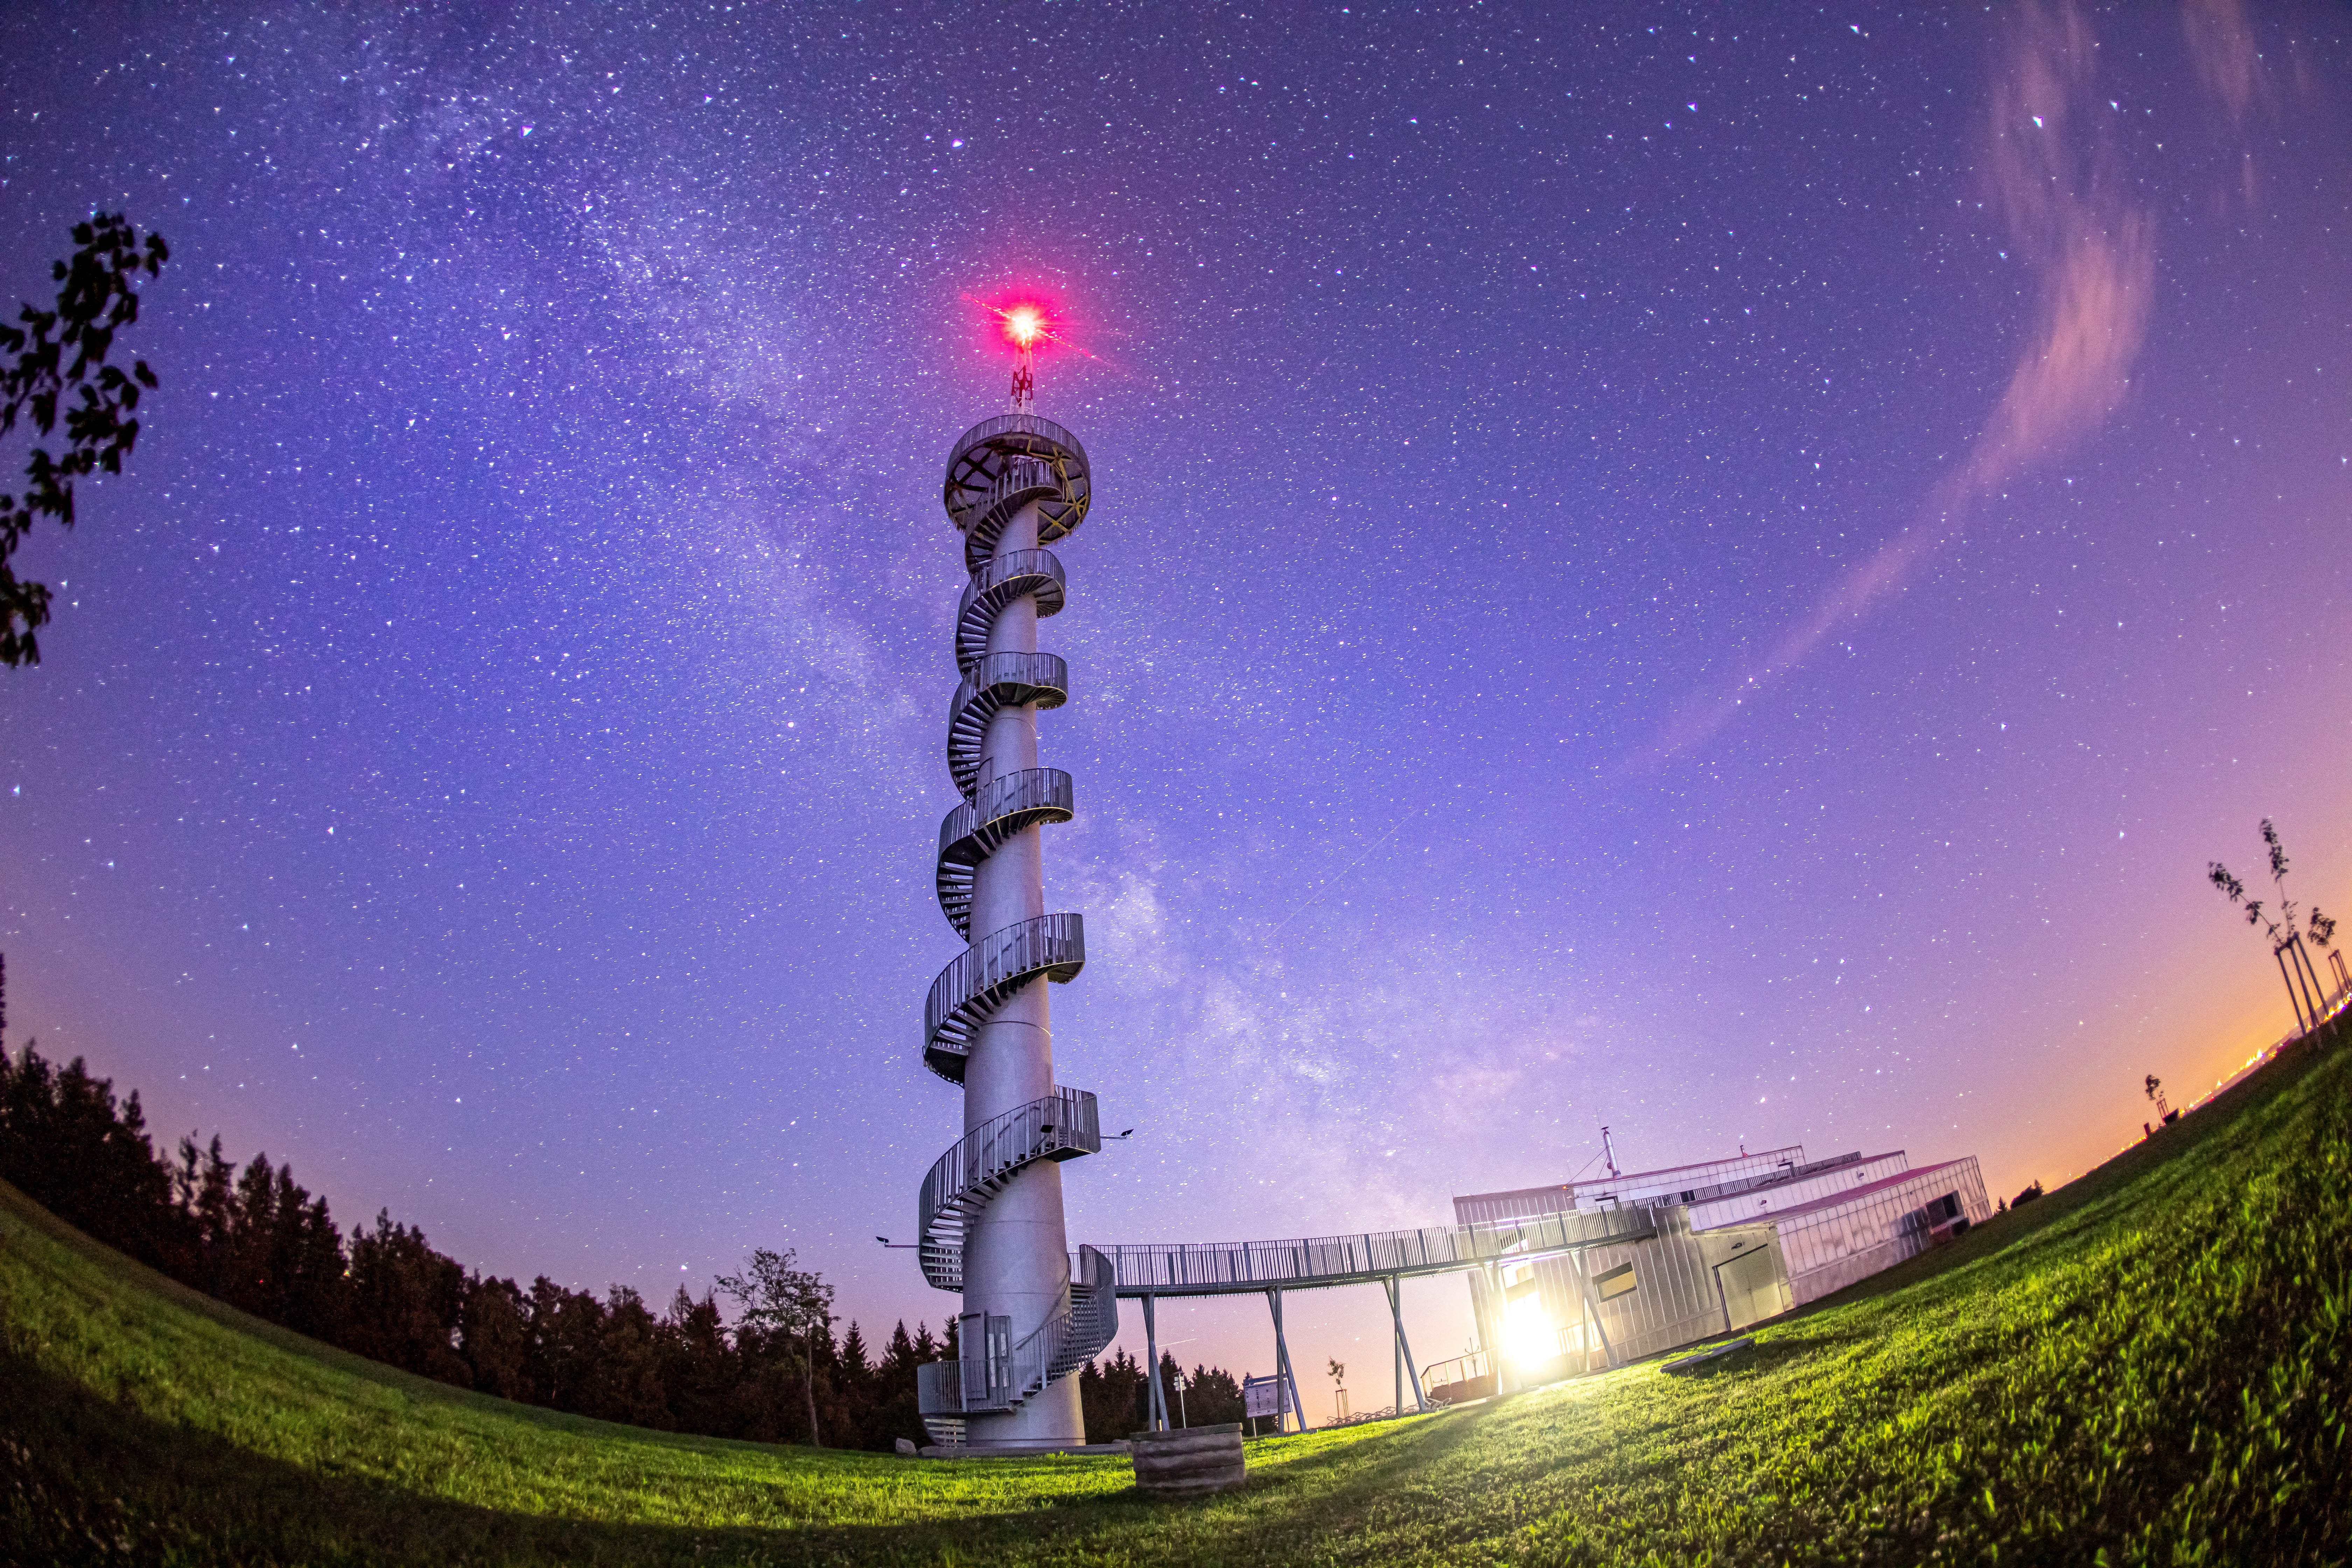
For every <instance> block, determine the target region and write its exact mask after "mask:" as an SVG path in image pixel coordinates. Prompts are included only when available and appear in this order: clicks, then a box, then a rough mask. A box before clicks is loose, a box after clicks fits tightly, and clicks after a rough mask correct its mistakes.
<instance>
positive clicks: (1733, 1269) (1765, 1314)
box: [1715, 1247, 1792, 1329]
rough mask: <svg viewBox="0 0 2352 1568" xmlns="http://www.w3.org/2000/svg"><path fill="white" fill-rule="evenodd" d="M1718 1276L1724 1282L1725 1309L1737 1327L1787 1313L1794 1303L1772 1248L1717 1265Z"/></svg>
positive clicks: (1741, 1327) (1716, 1275)
mask: <svg viewBox="0 0 2352 1568" xmlns="http://www.w3.org/2000/svg"><path fill="white" fill-rule="evenodd" d="M1715 1277H1716V1278H1717V1279H1719V1280H1721V1281H1722V1282H1723V1310H1724V1311H1725V1312H1726V1313H1727V1314H1728V1315H1729V1317H1730V1319H1731V1327H1733V1328H1734V1329H1744V1328H1746V1327H1747V1326H1748V1324H1750V1323H1753V1322H1759V1321H1762V1320H1763V1319H1766V1318H1769V1317H1773V1316H1776V1315H1778V1314H1779V1313H1781V1312H1785V1311H1787V1310H1789V1308H1790V1305H1791V1304H1792V1299H1791V1297H1790V1292H1789V1283H1788V1281H1787V1280H1785V1279H1781V1278H1780V1258H1778V1256H1776V1255H1775V1254H1774V1252H1773V1250H1772V1248H1770V1247H1758V1248H1757V1249H1756V1250H1755V1251H1753V1252H1750V1253H1748V1254H1746V1255H1744V1256H1742V1257H1738V1258H1732V1259H1731V1260H1730V1261H1729V1262H1727V1263H1719V1264H1717V1266H1716V1269H1715Z"/></svg>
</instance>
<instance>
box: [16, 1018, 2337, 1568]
mask: <svg viewBox="0 0 2352 1568" xmlns="http://www.w3.org/2000/svg"><path fill="white" fill-rule="evenodd" d="M2347 1088H2352V1052H2347V1051H2344V1050H2341V1049H2338V1048H2337V1047H2333V1046H2331V1047H2328V1049H2327V1051H2326V1054H2324V1055H2323V1054H2321V1053H2320V1052H2317V1051H2306V1052H2305V1053H2304V1054H2302V1055H2300V1056H2295V1057H2291V1058H2288V1059H2285V1060H2283V1061H2281V1062H2280V1063H2278V1064H2276V1065H2274V1066H2273V1067H2272V1068H2268V1069H2266V1070H2265V1071H2264V1072H2263V1073H2261V1074H2258V1075H2256V1077H2255V1078H2253V1079H2250V1080H2249V1081H2248V1082H2247V1083H2245V1084H2243V1085H2242V1086H2240V1087H2239V1088H2238V1089H2234V1090H2232V1091H2231V1093H2230V1094H2229V1095H2227V1096H2225V1097H2223V1098H2222V1099H2221V1100H2218V1101H2216V1102H2215V1103H2214V1104H2212V1105H2210V1106H2209V1107H2207V1108H2205V1109H2204V1110H2201V1111H2200V1112H2198V1113H2197V1114H2196V1115H2194V1116H2191V1117H2189V1118H2186V1119H2184V1120H2183V1121H2181V1122H2180V1123H2179V1125H2177V1126H2175V1127H2173V1128H2171V1129H2169V1130H2168V1131H2166V1132H2165V1133H2164V1135H2163V1136H2162V1137H2160V1138H2158V1139H2157V1140H2154V1141H2153V1142H2149V1143H2147V1144H2142V1145H2140V1146H2138V1147H2137V1148H2135V1149H2134V1150H2132V1151H2131V1152H2128V1153H2126V1154H2125V1155H2123V1156H2121V1157H2120V1158H2118V1159H2117V1160H2116V1161H2113V1162H2111V1163H2108V1164H2107V1165H2105V1166H2103V1167H2101V1168H2100V1169H2099V1170H2098V1171H2095V1172H2094V1173H2091V1174H2090V1175H2089V1176H2086V1177H2084V1179H2083V1180H2081V1181H2078V1182H2076V1183H2074V1184H2072V1185H2070V1186H2067V1187H2065V1188H2062V1189H2060V1190H2059V1191H2057V1192H2055V1193H2053V1194H2051V1195H2050V1196H2048V1197H2047V1198H2044V1199H2043V1200H2042V1202H2041V1203H2038V1204H2035V1205H2032V1206H2030V1207H2028V1208H2026V1209H2024V1210H2021V1211H2018V1212H2015V1213H2012V1214H2010V1215H2003V1216H2001V1217H2000V1218H1999V1219H1996V1220H1994V1221H1993V1222H1992V1223H1991V1224H1990V1225H1987V1226H1980V1227H1979V1228H1978V1229H1977V1230H1976V1231H1974V1232H1972V1233H1971V1234H1970V1235H1969V1236H1968V1237H1965V1238H1964V1239H1963V1240H1962V1241H1961V1242H1960V1243H1958V1245H1956V1246H1954V1247H1948V1248H1946V1249H1944V1250H1942V1251H1939V1252H1937V1253H1936V1254H1935V1255H1933V1256H1932V1257H1929V1258H1920V1259H1916V1260H1915V1261H1914V1262H1912V1263H1910V1264H1907V1265H1905V1266H1904V1267H1903V1268H1899V1269H1896V1270H1893V1271H1891V1272H1890V1273H1889V1274H1888V1275H1885V1276H1882V1277H1880V1278H1879V1279H1874V1280H1871V1281H1867V1282H1865V1283H1864V1285H1862V1286H1859V1287H1857V1288H1856V1289H1853V1290H1852V1291H1849V1292H1847V1293H1846V1294H1845V1295H1843V1296H1842V1297H1839V1298H1836V1299H1834V1300H1831V1301H1829V1302H1825V1303H1823V1304H1822V1305H1820V1306H1818V1307H1816V1308H1813V1309H1811V1310H1808V1311H1806V1312H1804V1313H1802V1314H1800V1315H1798V1316H1795V1317H1792V1318H1790V1319H1787V1320H1784V1321H1779V1322H1776V1323H1774V1324H1772V1325H1769V1326H1768V1327H1765V1328H1762V1329H1761V1330H1759V1331H1758V1333H1757V1343H1756V1346H1755V1348H1754V1349H1752V1350H1749V1351H1744V1352H1738V1353H1735V1354H1733V1355H1731V1356H1727V1357H1725V1358H1724V1359H1722V1360H1721V1361H1719V1362H1717V1363H1711V1365H1710V1367H1709V1369H1708V1370H1706V1371H1704V1372H1701V1373H1697V1374H1696V1375H1693V1376H1689V1377H1682V1378H1677V1377H1667V1376H1664V1375H1663V1374H1662V1373H1660V1372H1659V1370H1658V1369H1657V1367H1656V1366H1655V1365H1644V1366H1636V1367H1631V1368H1627V1369H1625V1370H1623V1371H1622V1372H1618V1373H1611V1374H1608V1375H1606V1376H1600V1377H1593V1378H1588V1379H1583V1380H1580V1381H1577V1382H1573V1383H1569V1384H1559V1385H1556V1386H1554V1387H1551V1388H1549V1389H1543V1390H1538V1391H1536V1392H1533V1393H1530V1394H1522V1395H1519V1396H1517V1397H1515V1398H1512V1399H1508V1400H1505V1401H1501V1402H1497V1403H1495V1404H1490V1405H1481V1406H1476V1407H1473V1408H1470V1409H1465V1410H1460V1411H1456V1412H1453V1413H1450V1414H1446V1415H1436V1416H1431V1417H1426V1418H1417V1419H1412V1420H1406V1421H1399V1422H1391V1423H1388V1424H1386V1425H1383V1426H1366V1427H1357V1428H1353V1429H1351V1430H1349V1431H1347V1432H1344V1433H1336V1434H1329V1435H1313V1436H1305V1437H1294V1438H1276V1439H1270V1440H1266V1441H1263V1442H1259V1443H1255V1444H1253V1445H1252V1447H1251V1452H1250V1466H1251V1475H1252V1479H1251V1484H1250V1486H1249V1487H1248V1489H1246V1490H1244V1491H1243V1492H1240V1493H1237V1494H1234V1495H1232V1496H1229V1497H1227V1498H1225V1499H1222V1500H1215V1501H1213V1502H1210V1503H1207V1504H1161V1503H1150V1502H1145V1501H1143V1500H1140V1499H1139V1498H1137V1497H1136V1496H1135V1495H1134V1493H1133V1492H1132V1490H1131V1489H1130V1488H1129V1474H1128V1471H1127V1468H1126V1466H1125V1464H1124V1463H1123V1462H1121V1461H1117V1460H1108V1459H1040V1460H1031V1461H1009V1460H993V1461H973V1462H965V1463H956V1464H936V1463H929V1462H919V1461H910V1460H905V1459H898V1458H888V1457H885V1456H880V1455H866V1454H841V1453H831V1452H825V1453H819V1452H814V1451H811V1450H808V1449H804V1448H771V1447H760V1446H757V1445H752V1444H745V1443H730V1442H721V1441H717V1440H712V1439H707V1438H693V1437H671V1436H663V1435H660V1434H657V1433H649V1432H645V1431H640V1430H637V1429H635V1428H631V1427H624V1426H608V1425H605V1424H603V1423H600V1422H594V1421H588V1420H583V1419H581V1418H578V1417H573V1416H566V1415H554V1414H551V1413H548V1412H544V1411H539V1410H533V1409H530V1408H528V1407H525V1406H521V1405H508V1404H505V1403H503V1402H501V1401H499V1400H495V1399H490V1398H487V1397H484V1396H481V1395H478V1394H462V1393H458V1392H456V1391H454V1390H451V1389H447V1388H444V1387H441V1386H440V1385H438V1384H431V1383H427V1382H424V1381H422V1380H419V1379H416V1378H412V1377H409V1376H407V1375H405V1374H404V1373H397V1372H393V1371H390V1370H388V1369H385V1368H383V1367H379V1366H376V1365H373V1363H367V1362H363V1361H360V1360H357V1359H355V1358H352V1357H350V1356H346V1355H343V1354H341V1353H340V1352H334V1351H331V1350H327V1349H325V1348H324V1347H322V1346H320V1345H318V1344H315V1343H313V1342H310V1341H307V1340H304V1339H301V1338H299V1336H297V1335H294V1334H290V1333H287V1332H285V1331H280V1330H277V1329H273V1328H269V1327H268V1326H266V1325H262V1324H259V1323H257V1322H255V1321H252V1320H250V1319H247V1318H245V1317H243V1316H242V1315H240V1314H238V1313H236V1312H235V1311H233V1310H230V1309H228V1308H226V1307H223V1306H220V1305H218V1304H216V1303H214V1302H211V1301H208V1300H205V1299H204V1298H202V1297H199V1296H196V1295H194V1294H193V1293H192V1292H189V1291H186V1290H184V1289H181V1288H180V1287H178V1286H176V1285H173V1284H172V1283H170V1282H169V1281H166V1280H164V1279H161V1278H160V1277H158V1276H156V1275H153V1274H151V1273H149V1272H148V1271H146V1270H144V1269H142V1268H138V1267H137V1266H136V1265H133V1264H131V1263H129V1262H127V1261H125V1260H124V1259H122V1258H120V1257H118V1256H116V1255H115V1254H113V1253H111V1252H110V1251H108V1250H107V1249H105V1248H103V1247H99V1246H97V1245H96V1244H94V1243H92V1242H89V1240H87V1239H85V1238H83V1237H79V1235H77V1234H76V1233H74V1232H72V1231H70V1230H68V1229H66V1228H64V1227H63V1226H59V1225H58V1224H57V1222H56V1221H54V1220H52V1219H50V1218H49V1217H48V1216H47V1215H45V1214H43V1213H42V1212H41V1211H40V1210H38V1209H37V1208H35V1207H34V1206H32V1205H29V1204H27V1203H26V1201H25V1200H24V1199H23V1198H21V1197H20V1196H19V1195H18V1194H16V1193H15V1191H14V1190H13V1189H9V1188H6V1187H5V1186H0V1560H5V1561H7V1562H12V1563H13V1562H27V1563H37V1562H51V1561H58V1562H103V1561H133V1562H142V1563H147V1562H188V1563H222V1562H235V1563H295V1562H300V1563H314V1562H315V1563H339V1562H355V1563H356V1562H398V1563H542V1562H549V1563H551V1562H563V1563H575V1562H595V1563H653V1562H662V1563H670V1562H676V1563H757V1562H774V1563H922V1564H948V1563H959V1564H961V1563H975V1564H976V1563H1089V1564H1096V1563H1332V1564H1345V1565H1348V1568H1362V1565H1364V1564H1370V1563H1546V1564H1549V1563H1710V1564H1727V1563H1963V1562H1967V1563H1979V1562H1981V1563H1991V1562H2001V1563H2100V1562H2105V1563H2118V1564H2119V1563H2216V1564H2221V1563H2231V1564H2234V1563H2321V1562H2338V1561H2342V1560H2344V1559H2345V1558H2346V1557H2347V1521H2352V1450H2347V1442H2346V1420H2347V1394H2352V1115H2347V1111H2352V1100H2347Z"/></svg>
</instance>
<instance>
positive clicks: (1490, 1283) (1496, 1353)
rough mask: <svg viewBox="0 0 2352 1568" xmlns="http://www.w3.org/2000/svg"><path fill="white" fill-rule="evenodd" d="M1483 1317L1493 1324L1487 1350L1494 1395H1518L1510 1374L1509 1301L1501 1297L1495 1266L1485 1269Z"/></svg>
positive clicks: (1498, 1267)
mask: <svg viewBox="0 0 2352 1568" xmlns="http://www.w3.org/2000/svg"><path fill="white" fill-rule="evenodd" d="M1486 1300H1487V1303H1488V1305H1487V1316H1488V1319H1489V1321H1492V1322H1493V1323H1494V1325H1495V1337H1494V1339H1493V1340H1491V1341H1490V1342H1488V1346H1487V1348H1488V1349H1489V1350H1490V1351H1491V1352H1493V1354H1492V1356H1491V1358H1490V1359H1492V1360H1493V1362H1494V1363H1495V1393H1496V1395H1497V1396H1498V1397H1499V1396H1500V1395H1502V1394H1516V1393H1517V1392H1518V1386H1519V1384H1518V1380H1517V1378H1515V1377H1513V1376H1512V1375H1511V1314H1510V1302H1509V1301H1508V1300H1506V1299H1505V1297H1504V1295H1503V1268H1502V1265H1500V1264H1498V1263H1489V1264H1487V1265H1486Z"/></svg>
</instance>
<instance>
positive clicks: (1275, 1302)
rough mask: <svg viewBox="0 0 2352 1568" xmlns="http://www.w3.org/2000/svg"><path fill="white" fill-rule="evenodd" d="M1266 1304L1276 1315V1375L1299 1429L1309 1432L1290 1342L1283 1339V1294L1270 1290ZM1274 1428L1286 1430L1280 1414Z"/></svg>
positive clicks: (1305, 1408) (1275, 1420) (1266, 1297)
mask: <svg viewBox="0 0 2352 1568" xmlns="http://www.w3.org/2000/svg"><path fill="white" fill-rule="evenodd" d="M1265 1302H1266V1306H1267V1307H1268V1308H1269V1309H1271V1310H1272V1311H1273V1313H1274V1375H1275V1376H1276V1377H1278V1378H1280V1379H1281V1380H1282V1391H1283V1393H1284V1394H1285V1396H1286V1399H1287V1401H1288V1403H1289V1405H1290V1408H1291V1409H1292V1410H1293V1411H1294V1412H1296V1413H1297V1416H1298V1429H1299V1430H1300V1431H1301V1432H1304V1431H1306V1430H1307V1406H1305V1405H1301V1404H1300V1403H1299V1402H1298V1379H1297V1375H1296V1374H1295V1373H1292V1371H1291V1370H1290V1342H1289V1341H1288V1340H1287V1339H1286V1338H1284V1337H1283V1332H1282V1292H1281V1291H1279V1290H1268V1291H1267V1292H1266V1293H1265ZM1274 1426H1275V1430H1276V1431H1277V1432H1279V1431H1282V1430H1284V1429H1285V1428H1284V1426H1283V1422H1282V1416H1281V1415H1279V1414H1277V1415H1276V1416H1275V1418H1274Z"/></svg>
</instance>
